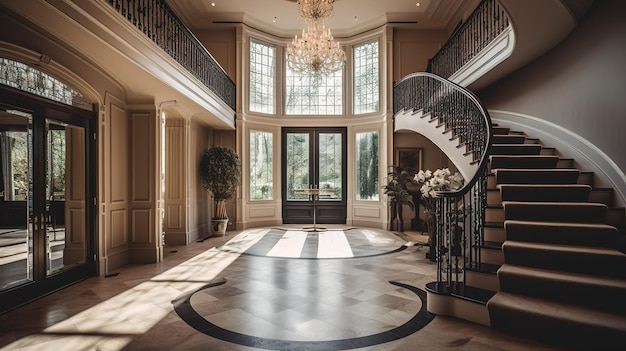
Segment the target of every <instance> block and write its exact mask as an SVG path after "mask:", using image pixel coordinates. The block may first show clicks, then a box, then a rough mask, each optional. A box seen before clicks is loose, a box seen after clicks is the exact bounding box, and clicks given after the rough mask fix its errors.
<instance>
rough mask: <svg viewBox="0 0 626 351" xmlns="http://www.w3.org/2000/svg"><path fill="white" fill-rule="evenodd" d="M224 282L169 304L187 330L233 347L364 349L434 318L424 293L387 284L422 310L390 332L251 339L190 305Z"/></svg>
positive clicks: (323, 350)
mask: <svg viewBox="0 0 626 351" xmlns="http://www.w3.org/2000/svg"><path fill="white" fill-rule="evenodd" d="M226 282H227V280H226V279H225V278H222V279H220V280H217V281H214V282H211V283H209V284H207V285H204V286H202V287H200V288H199V289H197V290H194V291H192V292H189V293H185V294H183V295H181V296H179V297H177V298H176V299H174V300H173V301H172V305H173V306H174V311H176V313H177V314H178V316H180V318H181V319H182V320H184V321H185V322H186V323H187V324H189V325H190V326H191V327H193V328H194V329H196V330H197V331H199V332H201V333H203V334H206V335H208V336H211V337H214V338H216V339H220V340H224V341H227V342H231V343H234V344H239V345H244V346H249V347H255V348H260V349H267V350H293V351H296V350H307V351H308V350H310V351H334V350H349V349H356V348H362V347H368V346H374V345H379V344H383V343H386V342H390V341H394V340H398V339H402V338H404V337H407V336H409V335H411V334H413V333H415V332H417V331H419V330H420V329H422V328H424V327H425V326H426V325H428V323H430V322H431V321H432V320H433V319H434V318H435V315H434V314H431V313H430V312H428V311H427V309H426V292H425V291H424V290H421V289H418V288H416V287H414V286H411V285H408V284H403V283H400V282H396V281H390V282H389V283H390V284H393V285H396V286H399V287H401V288H405V289H408V290H410V291H412V292H413V293H415V294H416V295H417V296H418V297H419V298H420V300H421V302H422V307H421V309H420V310H419V312H418V313H417V314H416V315H415V316H413V318H411V319H410V320H409V321H407V322H406V323H404V324H403V325H401V326H399V327H396V328H393V329H391V330H388V331H385V332H381V333H377V334H372V335H367V336H361V337H358V338H351V339H341V340H328V341H292V340H278V339H267V338H262V337H258V336H251V335H246V334H241V333H238V332H234V331H231V330H227V329H224V328H221V327H219V326H217V325H215V324H213V323H211V322H209V321H208V320H206V319H205V318H204V317H202V316H201V315H200V314H199V313H198V312H196V311H195V310H194V308H193V306H191V297H192V296H193V295H194V294H195V293H197V292H199V291H202V290H205V289H209V288H212V287H216V286H220V285H222V284H225V283H226Z"/></svg>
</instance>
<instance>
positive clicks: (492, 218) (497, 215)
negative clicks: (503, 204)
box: [485, 207, 504, 223]
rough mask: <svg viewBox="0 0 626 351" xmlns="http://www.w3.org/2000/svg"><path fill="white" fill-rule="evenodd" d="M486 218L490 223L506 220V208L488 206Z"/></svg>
mask: <svg viewBox="0 0 626 351" xmlns="http://www.w3.org/2000/svg"><path fill="white" fill-rule="evenodd" d="M485 220H486V221H487V222H488V223H502V222H504V209H502V208H489V207H488V208H487V210H486V211H485Z"/></svg>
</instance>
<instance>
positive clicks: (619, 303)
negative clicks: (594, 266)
mask: <svg viewBox="0 0 626 351" xmlns="http://www.w3.org/2000/svg"><path fill="white" fill-rule="evenodd" d="M498 278H499V280H500V285H499V287H500V291H505V292H509V293H514V294H519V295H524V296H531V297H538V298H544V299H547V300H552V301H558V302H562V303H568V304H576V305H580V306H586V307H591V308H599V309H603V310H608V311H614V312H620V313H625V312H626V304H625V303H623V298H624V296H626V279H620V278H613V277H600V276H592V275H587V274H578V273H563V272H560V271H552V270H546V269H540V268H531V267H523V266H514V265H509V264H505V265H502V266H501V267H500V269H499V270H498Z"/></svg>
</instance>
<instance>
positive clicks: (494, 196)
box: [487, 190, 502, 206]
mask: <svg viewBox="0 0 626 351" xmlns="http://www.w3.org/2000/svg"><path fill="white" fill-rule="evenodd" d="M487 205H492V206H501V205H502V195H501V194H500V191H498V190H493V191H487Z"/></svg>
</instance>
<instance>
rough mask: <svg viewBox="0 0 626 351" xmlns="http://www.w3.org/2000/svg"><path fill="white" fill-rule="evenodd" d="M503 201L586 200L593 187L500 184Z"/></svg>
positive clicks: (581, 185)
mask: <svg viewBox="0 0 626 351" xmlns="http://www.w3.org/2000/svg"><path fill="white" fill-rule="evenodd" d="M498 189H500V191H501V195H500V198H501V199H502V201H550V202H585V201H588V200H589V193H590V192H591V187H590V186H589V185H583V184H554V185H542V184H499V185H498Z"/></svg>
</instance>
